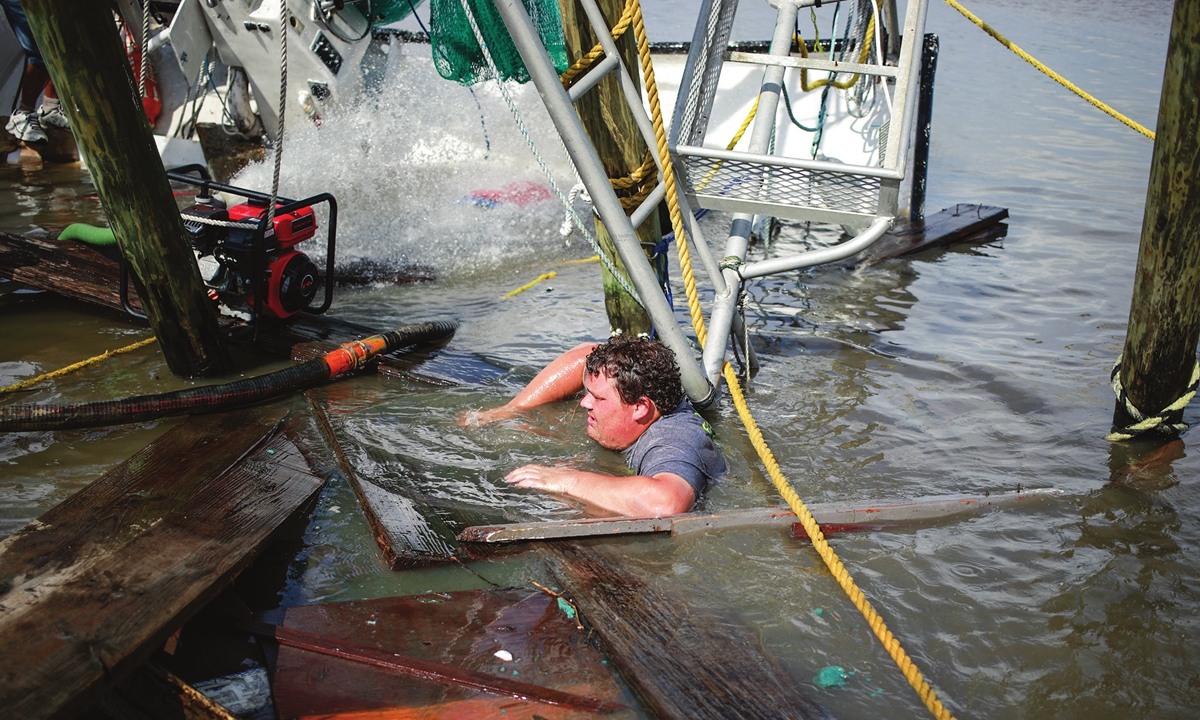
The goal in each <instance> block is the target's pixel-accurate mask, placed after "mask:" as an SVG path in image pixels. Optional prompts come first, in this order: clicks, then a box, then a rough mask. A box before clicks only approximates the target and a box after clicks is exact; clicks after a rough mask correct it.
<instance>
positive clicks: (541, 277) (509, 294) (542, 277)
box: [500, 270, 558, 300]
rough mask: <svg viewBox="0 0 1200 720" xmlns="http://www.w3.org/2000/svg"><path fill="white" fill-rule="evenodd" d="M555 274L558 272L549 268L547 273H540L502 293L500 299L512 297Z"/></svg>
mask: <svg viewBox="0 0 1200 720" xmlns="http://www.w3.org/2000/svg"><path fill="white" fill-rule="evenodd" d="M557 275H558V273H556V272H554V271H553V270H551V271H550V272H548V273H542V274H541V275H538V276H537V278H536V279H534V280H532V281H530V282H527V283H525V284H524V285H522V286H521V287H519V288H517V289H516V290H511V291H509V292H506V293H504V294H503V295H501V296H500V299H501V300H504V299H507V298H510V297H512V296H513V295H519V294H521V293H523V292H525V291H526V290H528V289H529V288H531V287H533V286H534V285H537V284H538V283H540V282H541V281H543V280H549V279H550V278H552V277H555V276H557Z"/></svg>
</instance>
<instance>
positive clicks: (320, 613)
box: [273, 589, 628, 720]
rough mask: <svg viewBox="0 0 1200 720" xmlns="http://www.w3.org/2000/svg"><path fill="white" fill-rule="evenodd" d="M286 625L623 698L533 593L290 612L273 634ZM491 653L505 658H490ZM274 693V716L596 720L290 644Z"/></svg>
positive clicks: (285, 719) (551, 606)
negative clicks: (500, 653)
mask: <svg viewBox="0 0 1200 720" xmlns="http://www.w3.org/2000/svg"><path fill="white" fill-rule="evenodd" d="M285 629H286V630H293V631H301V632H303V633H310V634H312V635H317V636H321V637H325V638H337V639H340V640H344V641H347V642H348V643H352V644H353V645H355V646H365V647H366V648H371V649H375V650H376V651H378V652H379V653H380V654H389V653H399V654H401V655H404V656H407V657H409V658H415V659H419V660H422V661H426V662H429V663H441V664H445V665H451V666H455V667H457V668H461V669H462V670H464V671H469V672H472V673H483V674H486V675H489V676H492V677H494V678H495V681H496V682H497V683H500V682H503V681H505V680H507V681H519V682H521V683H526V684H529V685H533V686H540V687H542V688H550V689H553V690H557V691H562V692H568V693H572V694H574V695H576V696H587V697H591V698H598V699H600V700H603V701H606V702H610V703H622V701H623V698H622V689H621V686H620V683H619V682H618V681H617V679H616V677H615V675H614V673H613V672H612V670H611V668H610V667H609V666H607V665H605V664H604V661H603V659H602V658H601V656H600V654H599V653H598V652H597V651H596V650H595V648H593V647H592V646H591V644H590V643H588V639H587V634H586V633H585V632H584V631H582V630H581V629H580V628H579V626H578V624H577V623H576V622H575V621H574V620H571V619H569V618H568V617H567V616H566V615H565V614H564V613H563V612H562V610H561V609H560V608H559V606H558V603H557V601H556V599H555V598H552V597H550V596H549V595H546V594H544V593H541V592H534V591H530V590H521V589H506V590H474V591H467V592H453V593H430V594H425V595H418V596H412V597H399V598H383V599H380V600H363V601H355V602H347V603H331V604H326V605H309V606H300V607H292V608H288V610H287V614H286V616H285V619H284V622H283V627H282V628H280V630H285ZM498 650H506V651H507V652H509V653H511V654H512V656H513V659H512V660H501V659H499V658H497V657H495V655H494V654H493V653H495V652H496V651H498ZM501 668H503V670H501ZM273 687H274V689H275V705H276V708H277V710H278V714H279V717H280V718H281V720H292V719H299V718H318V717H319V718H329V719H332V718H356V719H357V720H365V719H366V718H391V719H393V720H400V719H401V718H442V717H461V718H495V720H509V719H510V718H534V717H538V716H540V717H542V718H546V720H566V719H567V718H595V717H598V715H597V714H596V713H595V712H591V711H585V710H580V709H574V708H570V707H567V706H564V705H559V704H547V703H544V702H536V701H533V700H521V699H517V698H515V697H511V696H506V695H503V694H497V693H496V692H487V691H483V690H478V689H471V688H467V687H463V686H460V685H453V684H446V683H444V682H434V681H430V680H423V679H417V678H414V677H406V676H403V675H400V674H397V673H396V672H392V671H388V670H386V669H383V668H378V667H371V666H367V665H363V664H362V663H360V662H354V661H351V660H348V659H343V658H337V657H331V656H329V655H327V654H319V653H316V652H312V651H309V650H302V649H299V648H296V647H292V646H289V645H281V647H280V649H279V659H278V664H277V666H276V671H275V677H274V681H273ZM531 695H532V693H531ZM624 702H628V699H627V698H624ZM607 717H627V715H625V714H623V713H618V714H616V715H608V716H607Z"/></svg>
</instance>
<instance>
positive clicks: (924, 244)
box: [850, 203, 1008, 267]
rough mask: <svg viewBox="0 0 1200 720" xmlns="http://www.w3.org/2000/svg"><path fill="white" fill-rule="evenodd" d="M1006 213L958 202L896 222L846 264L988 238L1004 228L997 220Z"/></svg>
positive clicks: (868, 263) (862, 263)
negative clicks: (950, 206) (910, 220)
mask: <svg viewBox="0 0 1200 720" xmlns="http://www.w3.org/2000/svg"><path fill="white" fill-rule="evenodd" d="M1007 217H1008V209H1007V208H1001V207H993V206H991V205H974V204H969V203H959V204H958V205H955V206H954V207H952V208H946V209H944V210H942V211H941V212H938V213H935V214H933V215H930V216H928V217H926V218H925V219H924V220H918V221H916V222H914V223H904V224H902V225H897V226H896V227H895V228H893V229H892V230H891V231H889V232H887V233H886V234H884V236H883V237H882V238H880V239H879V240H878V241H877V242H876V243H875V244H874V245H872V246H871V247H870V248H868V249H866V250H864V251H863V252H862V253H860V254H858V255H856V256H855V257H854V258H853V259H852V260H851V261H850V264H852V265H855V266H862V267H870V266H871V265H875V264H877V263H881V262H883V261H884V260H890V259H891V258H896V257H901V256H904V255H914V254H916V253H919V252H924V251H925V250H932V249H934V248H940V247H945V246H947V245H952V244H954V243H960V242H990V241H992V240H994V239H996V238H999V237H1004V235H1005V233H1007V232H1008V226H1007V225H1005V224H1004V223H1001V222H1000V221H1001V220H1003V219H1005V218H1007Z"/></svg>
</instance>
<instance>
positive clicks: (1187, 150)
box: [1113, 0, 1200, 427]
mask: <svg viewBox="0 0 1200 720" xmlns="http://www.w3.org/2000/svg"><path fill="white" fill-rule="evenodd" d="M1198 77H1200V2H1197V0H1176V2H1175V12H1174V17H1173V19H1172V22H1171V37H1170V42H1169V45H1168V48H1167V64H1166V70H1165V72H1164V73H1163V89H1162V99H1161V100H1160V104H1159V109H1158V128H1157V131H1156V139H1155V142H1154V157H1153V160H1152V161H1151V164H1150V184H1149V187H1148V188H1147V191H1146V211H1145V217H1144V219H1143V221H1142V241H1141V249H1140V250H1139V252H1138V266H1137V274H1136V276H1135V279H1134V285H1133V303H1132V307H1131V308H1130V311H1129V331H1128V334H1127V335H1126V337H1125V349H1124V356H1123V357H1124V359H1123V360H1122V363H1121V371H1120V379H1121V384H1122V385H1123V386H1124V388H1125V391H1126V393H1127V394H1128V398H1129V401H1130V402H1131V403H1132V404H1133V405H1134V407H1136V408H1138V409H1139V410H1140V411H1141V412H1142V413H1143V414H1144V415H1151V414H1154V413H1157V412H1159V411H1160V410H1162V409H1164V408H1166V407H1167V406H1169V405H1170V404H1171V403H1173V402H1174V401H1175V400H1176V399H1178V398H1179V397H1180V396H1182V395H1183V394H1184V392H1185V389H1186V388H1187V386H1188V383H1189V380H1190V379H1191V375H1192V369H1193V367H1194V366H1195V363H1196V342H1197V339H1198V338H1200V183H1198V181H1197V176H1198V175H1200V85H1197V83H1196V78H1198ZM1181 415H1182V411H1177V412H1175V413H1173V417H1168V418H1167V422H1176V421H1178V419H1179V417H1180V416H1181ZM1131 422H1132V418H1130V417H1129V415H1128V414H1127V413H1126V411H1125V409H1124V408H1123V407H1122V406H1121V404H1120V403H1119V402H1118V403H1117V407H1116V410H1115V412H1114V414H1113V424H1114V425H1116V426H1117V427H1126V426H1128V425H1129V424H1131Z"/></svg>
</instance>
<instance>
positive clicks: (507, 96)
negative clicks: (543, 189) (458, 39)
mask: <svg viewBox="0 0 1200 720" xmlns="http://www.w3.org/2000/svg"><path fill="white" fill-rule="evenodd" d="M460 1H461V2H462V7H463V12H464V13H466V16H467V22H468V23H470V25H471V32H473V33H474V34H475V42H477V43H479V49H480V50H481V51H482V52H483V58H484V59H485V60H487V64H488V69H489V70H491V71H492V77H493V78H494V79H495V81H496V85H497V86H499V88H500V94H501V95H503V96H504V102H505V104H507V105H508V110H509V112H511V113H512V116H513V120H514V121H515V122H516V124H517V130H519V131H520V132H521V135H522V137H524V138H525V142H526V143H528V144H529V150H530V151H531V152H532V153H533V158H534V160H536V161H537V165H538V167H539V168H541V169H542V172H543V173H545V175H546V180H547V182H549V183H550V189H551V190H553V191H554V194H555V195H556V196H557V197H558V201H559V202H560V203H562V206H563V208H564V209H565V210H566V213H567V217H568V218H570V220H571V222H572V224H574V225H575V227H576V228H578V229H579V233H580V234H581V235H583V236H584V237H585V238H586V239H587V241H588V244H589V245H591V246H592V250H594V251H595V253H596V254H597V255H599V256H600V262H602V263H603V264H604V267H606V268H608V272H609V273H610V274H611V275H612V276H613V278H614V279H615V280H616V281H617V284H619V285H620V286H621V288H622V289H623V290H625V292H627V293H629V296H630V297H632V298H633V299H634V300H635V301H636V302H637V304H639V305H642V298H641V296H640V295H638V293H637V290H635V289H634V288H633V286H631V285H630V284H629V281H628V280H626V279H625V274H624V273H622V272H621V271H620V270H619V269H618V268H617V266H616V265H615V264H614V263H613V261H612V260H610V259H609V257H608V255H606V254H605V253H604V251H603V250H602V249H601V248H600V243H599V242H597V241H596V237H595V236H594V235H592V232H591V231H590V230H588V228H587V226H586V225H584V224H583V218H581V217H579V214H578V213H577V212H575V207H574V205H573V204H572V202H571V201H570V200H568V199H567V196H566V195H564V194H563V192H562V190H560V189H559V187H558V183H557V182H555V181H554V173H553V172H551V170H550V167H549V166H548V165H546V162H545V161H544V160H542V156H541V153H539V152H538V150H537V147H536V146H535V145H534V144H533V138H532V137H531V136H530V135H529V131H528V130H527V129H526V128H525V123H524V121H523V120H521V114H520V113H519V112H518V111H517V103H516V101H515V100H513V97H512V94H511V93H510V92H509V91H508V86H507V85H506V84H505V82H504V80H502V79H501V77H500V70H499V69H498V68H497V67H496V61H495V60H493V59H492V53H491V51H490V50H489V49H488V46H487V41H485V40H484V39H483V33H482V32H481V31H480V30H479V25H478V24H476V22H475V14H474V13H473V12H471V6H470V5H469V4H468V3H467V0H460ZM568 157H569V156H568ZM564 224H565V223H564Z"/></svg>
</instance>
